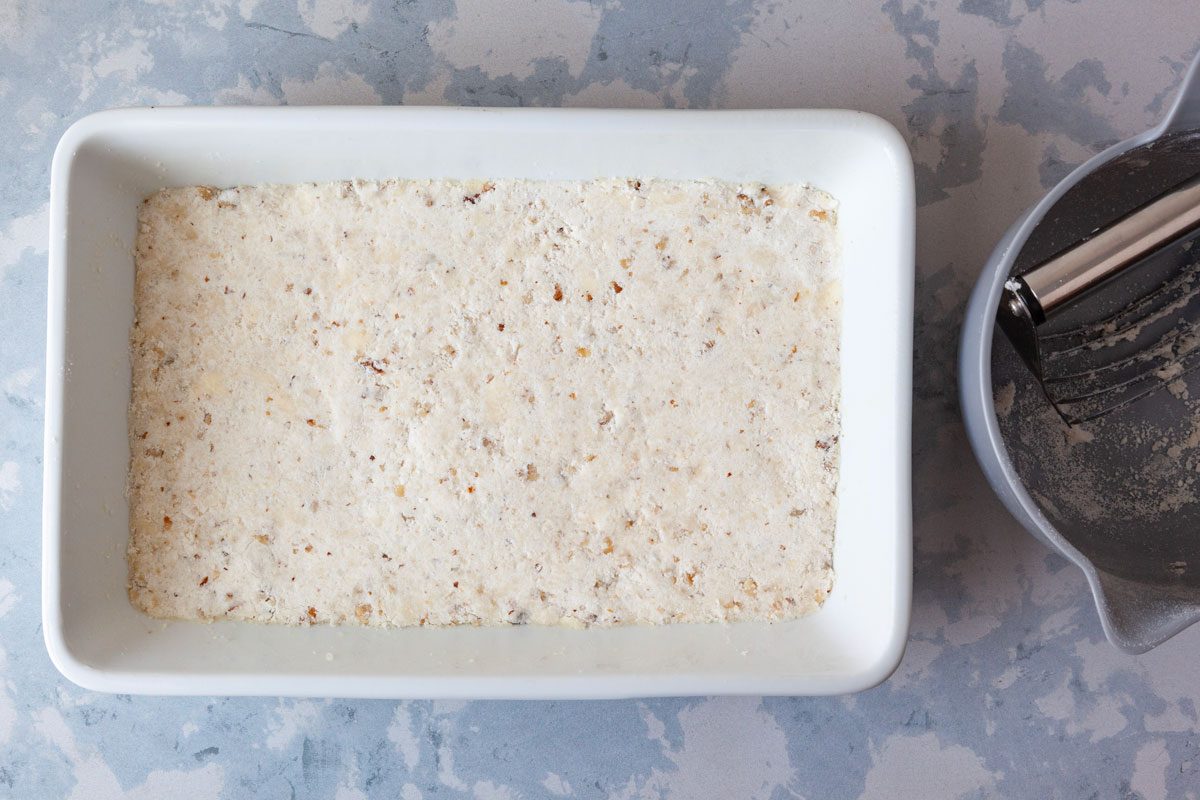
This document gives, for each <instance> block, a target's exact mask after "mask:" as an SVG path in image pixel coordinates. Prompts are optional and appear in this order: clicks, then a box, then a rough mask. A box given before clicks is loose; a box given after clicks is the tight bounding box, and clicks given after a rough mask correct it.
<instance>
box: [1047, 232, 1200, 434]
mask: <svg viewBox="0 0 1200 800" xmlns="http://www.w3.org/2000/svg"><path fill="white" fill-rule="evenodd" d="M1193 236H1195V235H1193ZM1194 242H1195V238H1189V239H1187V240H1186V241H1185V242H1182V243H1178V244H1177V245H1175V246H1173V247H1172V248H1171V250H1172V252H1168V253H1162V254H1157V255H1156V256H1154V257H1152V258H1157V259H1158V260H1160V261H1162V260H1164V259H1166V260H1168V261H1170V262H1173V263H1174V264H1176V265H1177V266H1176V268H1175V269H1174V270H1173V271H1174V274H1173V275H1172V276H1171V277H1169V278H1168V279H1166V280H1165V281H1164V282H1162V283H1161V284H1159V285H1158V286H1156V287H1154V288H1153V289H1151V290H1150V291H1148V292H1145V293H1144V294H1143V295H1142V296H1141V297H1139V298H1138V299H1136V300H1134V301H1133V302H1132V303H1130V304H1128V305H1126V306H1124V307H1122V308H1120V309H1118V310H1117V311H1115V312H1113V313H1111V314H1109V315H1108V316H1106V317H1104V318H1102V319H1100V320H1099V321H1095V322H1090V323H1086V324H1083V325H1078V326H1075V327H1072V328H1068V329H1066V330H1062V331H1056V332H1047V333H1044V334H1039V336H1038V349H1039V361H1040V366H1041V370H1042V374H1041V376H1040V377H1041V379H1042V385H1043V388H1044V389H1045V392H1046V396H1047V397H1048V398H1049V400H1050V402H1051V403H1052V404H1053V405H1054V407H1055V409H1056V410H1058V412H1059V414H1060V415H1061V416H1062V417H1063V419H1064V420H1065V421H1066V422H1067V423H1068V424H1072V425H1074V424H1079V423H1082V422H1087V421H1090V420H1093V419H1096V418H1098V417H1101V416H1104V415H1105V414H1109V413H1112V412H1113V411H1116V410H1118V409H1120V408H1123V407H1125V406H1127V405H1129V404H1131V403H1133V402H1136V401H1137V400H1140V399H1141V398H1143V397H1146V396H1147V395H1149V394H1152V393H1154V392H1156V391H1159V390H1161V389H1165V388H1169V387H1170V386H1171V385H1172V383H1173V382H1174V381H1178V380H1179V379H1180V378H1182V377H1183V376H1184V375H1187V374H1188V373H1190V372H1192V371H1194V370H1196V369H1200V263H1198V262H1197V261H1195V260H1194V259H1193V258H1192V257H1191V255H1190V252H1191V249H1192V246H1193V243H1194ZM1148 260H1149V259H1148ZM1180 261H1182V263H1179V262H1180ZM1133 269H1134V270H1142V269H1143V267H1142V265H1140V264H1139V265H1137V266H1135V267H1133ZM1161 270H1162V266H1161V265H1158V269H1157V271H1158V272H1161ZM1115 291H1116V292H1118V293H1120V292H1122V291H1124V292H1128V291H1129V287H1124V288H1122V287H1118V288H1117V289H1116V290H1115Z"/></svg>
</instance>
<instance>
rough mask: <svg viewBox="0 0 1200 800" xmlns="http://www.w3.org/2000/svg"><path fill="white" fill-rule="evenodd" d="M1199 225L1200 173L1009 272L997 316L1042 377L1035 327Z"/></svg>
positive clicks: (1027, 361) (1019, 350) (1022, 355)
mask: <svg viewBox="0 0 1200 800" xmlns="http://www.w3.org/2000/svg"><path fill="white" fill-rule="evenodd" d="M1198 228H1200V177H1197V178H1193V179H1191V180H1189V181H1187V182H1185V183H1182V184H1180V185H1179V186H1177V187H1175V188H1174V189H1172V190H1171V191H1169V192H1167V193H1166V194H1164V195H1162V196H1161V197H1159V198H1157V199H1155V200H1152V201H1151V202H1149V203H1147V204H1146V205H1144V206H1142V207H1141V208H1139V209H1137V210H1136V211H1132V212H1130V213H1129V214H1127V215H1126V216H1124V217H1122V218H1121V219H1119V220H1117V221H1116V222H1114V223H1113V224H1111V225H1109V226H1107V227H1105V228H1101V229H1100V230H1098V231H1096V232H1095V233H1093V234H1092V235H1091V236H1089V237H1088V238H1086V239H1084V240H1083V241H1082V242H1080V243H1078V244H1076V245H1074V246H1072V247H1070V248H1068V249H1067V250H1064V251H1062V252H1061V253H1059V254H1057V255H1055V256H1054V257H1052V258H1050V259H1049V260H1048V261H1045V262H1043V263H1041V264H1039V265H1038V266H1036V267H1034V268H1033V269H1031V270H1029V271H1028V272H1026V273H1025V274H1023V275H1020V276H1014V277H1011V278H1009V279H1008V280H1007V281H1006V282H1005V284H1004V294H1003V296H1002V297H1001V299H1000V308H999V311H998V321H999V323H1000V327H1001V328H1002V329H1003V330H1004V332H1005V333H1006V334H1007V335H1008V337H1009V339H1010V340H1012V343H1013V345H1014V346H1015V347H1016V348H1017V351H1018V352H1019V353H1020V354H1021V357H1022V358H1024V359H1025V361H1026V363H1028V364H1029V366H1030V367H1031V368H1032V369H1033V371H1034V372H1035V373H1036V374H1037V375H1038V376H1039V377H1041V364H1040V358H1039V355H1038V351H1037V337H1036V335H1035V332H1034V330H1035V328H1036V327H1037V326H1038V325H1041V324H1042V323H1043V322H1045V321H1046V320H1047V319H1049V318H1050V317H1052V316H1053V315H1054V313H1055V312H1056V311H1058V310H1060V309H1062V308H1063V307H1065V306H1066V305H1067V304H1068V303H1069V302H1070V301H1071V300H1074V299H1075V298H1077V297H1079V296H1080V295H1083V294H1084V293H1086V292H1088V291H1089V290H1091V289H1094V288H1095V287H1097V286H1099V285H1100V284H1102V283H1104V282H1105V281H1107V280H1108V279H1109V278H1112V277H1114V276H1116V275H1117V274H1119V273H1120V272H1121V271H1123V270H1124V269H1125V268H1127V267H1129V266H1132V265H1133V264H1135V263H1137V262H1138V261H1141V260H1142V259H1143V258H1145V257H1146V256H1148V255H1150V254H1151V253H1154V252H1156V251H1158V250H1159V249H1161V248H1163V247H1166V246H1168V245H1170V244H1171V243H1173V242H1176V241H1178V240H1179V239H1181V238H1183V237H1184V236H1186V235H1188V234H1189V233H1192V232H1193V231H1195V230H1197V229H1198Z"/></svg>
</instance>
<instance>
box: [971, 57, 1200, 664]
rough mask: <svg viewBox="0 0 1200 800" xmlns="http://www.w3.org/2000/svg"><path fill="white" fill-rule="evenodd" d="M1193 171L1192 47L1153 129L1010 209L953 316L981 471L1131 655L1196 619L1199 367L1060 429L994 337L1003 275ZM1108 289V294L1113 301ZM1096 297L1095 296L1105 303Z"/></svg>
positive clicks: (1180, 251)
mask: <svg viewBox="0 0 1200 800" xmlns="http://www.w3.org/2000/svg"><path fill="white" fill-rule="evenodd" d="M1195 174H1200V57H1198V58H1197V60H1196V62H1194V63H1193V64H1192V66H1191V69H1190V70H1189V71H1188V73H1187V77H1186V78H1185V79H1184V81H1183V85H1182V87H1181V88H1180V90H1179V94H1178V97H1177V98H1176V100H1175V103H1174V106H1173V108H1172V109H1171V111H1170V113H1168V114H1167V117H1166V119H1165V120H1164V121H1163V122H1162V123H1161V124H1160V125H1159V126H1158V127H1156V128H1155V129H1153V130H1151V131H1148V132H1146V133H1144V134H1142V135H1140V136H1135V137H1134V138H1132V139H1128V140H1126V141H1124V142H1121V143H1119V144H1117V145H1114V146H1113V147H1110V148H1109V149H1107V150H1105V151H1104V152H1103V153H1100V154H1099V155H1097V156H1096V157H1094V158H1092V159H1091V160H1090V161H1088V162H1087V163H1085V164H1083V165H1082V166H1080V167H1079V168H1078V169H1076V170H1074V171H1073V172H1072V173H1071V174H1070V175H1068V176H1067V177H1066V178H1065V179H1064V180H1063V181H1062V182H1061V183H1059V184H1058V185H1057V186H1055V187H1054V189H1053V190H1052V191H1051V192H1050V193H1049V194H1047V195H1046V196H1045V197H1044V198H1043V199H1042V200H1041V202H1039V203H1037V204H1036V205H1035V206H1034V207H1033V208H1032V209H1030V210H1029V211H1028V212H1026V213H1025V215H1024V216H1022V217H1021V218H1020V219H1019V220H1017V222H1016V223H1015V224H1014V225H1013V226H1012V227H1011V228H1010V229H1009V231H1008V232H1007V233H1006V234H1005V236H1004V238H1003V239H1002V240H1001V241H1000V243H999V244H998V245H997V246H996V249H995V250H994V251H993V253H992V255H991V258H990V259H989V261H988V263H987V265H986V266H985V267H984V270H983V274H982V275H981V276H980V278H979V282H978V284H977V285H976V286H975V289H974V291H973V292H972V294H971V299H970V302H969V303H968V306H967V312H966V318H965V320H964V322H963V331H962V342H961V350H960V353H959V390H960V394H961V403H962V410H963V417H964V421H965V423H966V427H967V434H968V436H969V438H970V440H971V445H972V447H973V448H974V450H975V455H976V458H978V460H979V463H980V466H981V467H982V468H983V471H984V474H985V475H986V476H987V479H988V481H989V482H990V483H991V485H992V487H993V489H995V491H996V493H997V494H998V495H999V497H1000V499H1001V501H1003V503H1004V505H1005V506H1006V507H1007V508H1008V510H1009V511H1010V512H1011V513H1012V514H1013V516H1014V517H1016V519H1017V520H1018V521H1019V522H1020V523H1021V524H1022V525H1024V526H1025V528H1027V529H1028V530H1029V531H1030V532H1031V533H1032V534H1034V535H1035V536H1036V537H1038V538H1039V539H1041V540H1042V541H1043V542H1045V543H1046V544H1047V545H1049V546H1050V547H1052V548H1054V549H1055V550H1057V551H1059V552H1060V553H1062V554H1063V555H1064V556H1066V557H1067V558H1069V559H1070V560H1071V561H1073V562H1074V563H1075V564H1076V565H1077V566H1078V567H1079V568H1080V569H1082V570H1083V571H1084V574H1085V575H1086V576H1087V580H1088V584H1089V585H1090V586H1091V590H1092V593H1093V595H1094V596H1095V600H1096V606H1097V608H1098V610H1099V613H1100V620H1101V622H1102V624H1103V626H1104V632H1105V634H1106V635H1107V636H1108V638H1109V641H1111V642H1112V643H1113V644H1114V645H1116V646H1117V647H1119V648H1120V649H1122V650H1124V651H1127V652H1132V653H1136V652H1142V651H1145V650H1148V649H1149V648H1151V647H1154V646H1155V645H1157V644H1159V643H1161V642H1162V641H1164V640H1165V639H1167V638H1169V637H1171V636H1173V635H1175V634H1176V633H1178V632H1179V631H1181V630H1183V629H1184V628H1186V627H1187V626H1189V625H1191V624H1192V623H1193V622H1196V621H1197V620H1200V373H1192V374H1191V375H1189V376H1185V378H1183V379H1180V380H1178V381H1176V382H1174V383H1172V384H1171V390H1170V391H1162V392H1159V393H1157V394H1155V395H1153V396H1152V397H1150V398H1147V399H1145V400H1143V401H1140V402H1138V403H1135V404H1133V405H1131V406H1129V407H1127V408H1125V409H1122V410H1121V411H1119V412H1117V413H1115V414H1112V415H1109V416H1107V417H1104V418H1103V419H1101V420H1098V421H1096V422H1095V423H1087V424H1085V425H1083V426H1080V427H1076V428H1068V427H1067V426H1066V425H1065V424H1063V423H1062V422H1061V420H1059V419H1058V416H1057V415H1056V414H1055V413H1054V412H1053V410H1051V409H1050V407H1049V405H1048V403H1047V401H1046V400H1045V398H1044V396H1043V394H1042V392H1041V388H1040V386H1039V385H1038V383H1037V382H1036V381H1035V380H1034V379H1033V377H1032V375H1031V374H1030V373H1029V370H1028V369H1027V368H1026V367H1025V365H1024V364H1023V363H1022V362H1021V361H1020V359H1019V358H1018V357H1017V355H1016V353H1015V351H1014V350H1013V349H1012V347H1011V346H1010V345H1009V343H1008V340H1007V339H1006V338H1005V337H1004V336H1003V335H1002V334H1001V335H996V331H997V330H998V329H997V328H996V324H995V320H996V308H997V305H998V303H999V300H1000V294H1001V289H1002V287H1003V284H1004V281H1005V279H1006V278H1007V277H1008V276H1009V275H1010V274H1013V273H1019V272H1022V271H1024V270H1025V269H1028V268H1029V267H1031V266H1033V265H1035V264H1037V263H1038V262H1040V261H1041V260H1043V259H1045V258H1046V257H1048V256H1050V255H1052V254H1054V253H1055V252H1057V251H1059V250H1061V249H1062V248H1064V247H1066V246H1068V245H1070V244H1072V243H1073V242H1075V241H1078V239H1079V238H1081V237H1082V236H1084V235H1086V234H1087V233H1089V232H1091V231H1093V230H1095V229H1096V228H1097V227H1099V226H1101V225H1103V224H1106V223H1107V222H1110V221H1112V220H1114V219H1116V218H1117V217H1119V216H1121V215H1122V214H1124V213H1127V212H1128V211H1129V210H1132V209H1133V208H1135V207H1136V206H1138V205H1140V204H1142V203H1144V202H1146V201H1147V200H1149V199H1151V198H1153V197H1154V196H1156V195H1157V194H1159V193H1161V192H1162V191H1164V190H1165V189H1167V188H1169V187H1170V186H1172V185H1174V184H1175V183H1177V182H1179V181H1180V180H1182V179H1184V178H1186V177H1188V176H1189V175H1195ZM1196 238H1200V237H1196ZM1193 244H1195V241H1194V240H1189V241H1187V242H1186V243H1183V244H1182V245H1180V246H1177V247H1175V248H1169V249H1168V251H1164V252H1163V253H1160V254H1157V255H1156V256H1154V257H1153V259H1151V261H1152V262H1154V263H1152V264H1150V265H1149V266H1148V267H1147V270H1148V271H1149V272H1158V273H1163V274H1165V272H1169V271H1170V270H1171V269H1172V268H1173V267H1174V266H1176V265H1177V264H1178V263H1180V262H1182V261H1184V260H1185V259H1194V255H1193V254H1191V248H1192V245H1193ZM1196 252H1197V253H1200V250H1197V251H1196ZM1140 269H1141V267H1139V270H1140ZM1110 294H1111V292H1110ZM1117 295H1118V297H1116V298H1112V299H1109V300H1108V301H1107V302H1109V303H1110V304H1116V303H1119V302H1120V301H1121V299H1120V297H1119V295H1120V293H1119V292H1117ZM1128 299H1130V298H1129V297H1128V296H1126V297H1125V301H1128ZM1104 302H1105V301H1104V300H1103V299H1101V300H1098V301H1096V303H1094V304H1093V305H1095V306H1097V307H1098V308H1099V309H1100V311H1101V312H1103V311H1104V310H1105V309H1104V305H1103V304H1104ZM1113 307H1115V306H1113V305H1110V306H1109V309H1110V310H1111V308H1113Z"/></svg>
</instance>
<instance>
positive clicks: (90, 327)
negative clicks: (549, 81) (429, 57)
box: [42, 108, 915, 698]
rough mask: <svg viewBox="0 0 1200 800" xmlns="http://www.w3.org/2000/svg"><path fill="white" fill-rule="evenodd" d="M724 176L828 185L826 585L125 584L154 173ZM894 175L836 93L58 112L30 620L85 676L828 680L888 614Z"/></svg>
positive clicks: (648, 685) (706, 688)
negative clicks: (472, 590)
mask: <svg viewBox="0 0 1200 800" xmlns="http://www.w3.org/2000/svg"><path fill="white" fill-rule="evenodd" d="M622 176H630V177H634V176H636V177H662V178H675V179H687V178H719V179H723V180H755V181H763V182H768V183H782V182H803V183H810V184H812V185H814V186H816V187H818V188H820V189H823V190H825V191H827V192H829V193H830V194H832V195H833V196H834V197H835V198H836V199H837V200H838V202H839V204H840V206H839V212H838V223H839V229H840V236H841V244H842V269H843V289H844V292H843V320H842V342H841V345H842V347H841V367H842V398H841V409H842V437H841V441H840V444H841V469H840V475H839V510H838V521H837V532H836V541H835V546H834V568H835V571H836V576H835V582H834V588H833V592H832V594H831V595H830V596H829V598H828V599H827V600H826V603H825V605H824V607H823V608H822V609H821V610H820V611H818V612H817V613H815V614H813V615H811V616H808V617H805V618H803V619H800V620H794V621H789V622H782V623H774V624H768V623H749V622H747V623H736V624H732V625H716V624H713V625H667V626H658V627H621V628H593V629H587V630H570V629H564V628H549V627H534V626H520V627H504V628H452V629H429V628H404V629H396V630H377V629H364V628H352V627H342V628H332V627H327V626H314V627H285V626H269V625H253V624H249V623H237V622H222V623H216V624H212V625H202V624H196V623H186V622H162V621H159V620H154V619H150V618H148V617H146V616H143V615H142V614H140V613H138V612H137V611H135V610H134V609H133V608H132V607H131V606H130V605H129V602H128V599H127V597H126V592H125V583H126V563H125V546H126V541H127V537H128V507H127V503H126V500H125V497H124V494H123V491H124V484H125V475H126V471H127V469H128V462H129V448H128V441H127V438H126V411H127V407H128V403H129V393H130V370H129V347H128V341H129V340H128V335H129V327H130V325H131V323H132V319H133V303H132V297H133V256H132V249H133V241H134V235H135V230H136V215H137V208H138V204H139V203H140V201H141V200H142V198H143V197H144V196H145V195H147V194H149V193H150V192H152V191H154V190H156V189H159V188H162V187H164V186H186V185H195V184H207V185H213V186H231V185H237V184H250V183H297V182H303V181H329V180H339V179H347V178H374V179H382V178H389V177H429V178H448V177H453V178H487V177H512V178H534V179H579V178H592V177H622ZM914 207H915V203H914V198H913V177H912V163H911V161H910V159H909V156H908V151H907V148H906V147H905V145H904V142H903V140H902V139H901V138H900V136H899V134H897V133H896V131H895V130H894V129H893V128H891V126H889V125H888V124H887V123H885V122H883V121H882V120H880V119H878V118H876V117H873V116H870V115H867V114H862V113H858V112H852V111H723V112H722V111H714V112H709V111H703V112H691V111H687V112H680V111H597V110H531V109H511V110H497V109H428V108H282V109H233V108H192V109H130V110H123V111H111V112H104V113H101V114H97V115H93V116H91V117H87V118H85V119H83V120H81V121H80V122H78V123H76V124H75V125H74V126H72V128H71V129H70V130H68V131H67V133H66V134H65V135H64V136H63V139H62V141H61V142H60V143H59V147H58V150H57V152H56V153H55V157H54V164H53V170H52V176H51V231H50V233H51V241H50V285H49V310H48V317H49V320H48V323H49V324H48V347H47V369H46V375H47V390H46V442H45V493H44V508H43V604H42V612H43V624H44V630H45V636H46V644H47V647H48V649H49V651H50V655H51V658H52V659H53V661H54V663H55V665H56V666H57V667H58V668H59V670H61V671H62V672H63V674H64V675H65V676H66V677H68V678H69V679H71V680H72V681H74V682H76V683H78V684H80V685H82V686H85V687H87V688H90V689H96V690H101V691H113V692H131V693H149V694H263V695H284V694H287V695H319V696H340V697H521V698H534V697H581V698H582V697H623V696H645V695H687V694H830V693H841V692H850V691H857V690H860V689H864V688H867V687H869V686H872V685H875V684H876V683H878V682H880V681H882V680H883V679H885V678H886V677H887V676H888V675H889V674H890V673H891V671H892V670H893V669H894V668H895V666H896V665H897V664H898V663H899V659H900V656H901V654H902V652H903V647H904V641H905V639H906V637H907V630H908V616H909V602H910V594H911V581H912V565H911V546H912V545H911V512H910V438H909V430H910V424H909V423H910V412H911V377H912V369H911V342H912V291H913V233H914Z"/></svg>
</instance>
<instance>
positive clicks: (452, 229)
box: [129, 180, 840, 626]
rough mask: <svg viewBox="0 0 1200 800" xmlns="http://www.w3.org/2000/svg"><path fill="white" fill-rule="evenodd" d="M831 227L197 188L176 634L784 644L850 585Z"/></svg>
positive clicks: (180, 339)
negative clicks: (576, 633) (707, 634)
mask: <svg viewBox="0 0 1200 800" xmlns="http://www.w3.org/2000/svg"><path fill="white" fill-rule="evenodd" d="M836 250H837V249H836V233H835V212H834V202H833V200H832V199H831V198H830V197H829V196H828V195H826V194H824V193H822V192H819V191H817V190H814V189H812V188H809V187H804V186H798V185H796V186H793V185H789V186H771V187H763V186H760V185H758V184H754V185H749V184H747V185H737V184H728V183H720V182H713V181H698V182H676V181H663V180H645V181H626V180H596V181H579V182H536V181H517V180H513V181H495V182H488V183H483V182H457V181H433V182H430V181H408V180H397V181H385V182H345V183H334V184H322V185H302V186H265V187H242V188H238V189H230V190H225V191H221V192H217V191H214V190H209V189H206V188H194V187H193V188H186V189H169V190H165V191H162V192H159V193H157V194H155V195H153V196H152V197H150V198H149V199H148V200H147V201H146V203H145V205H144V207H143V209H142V213H141V223H140V231H139V236H138V241H137V287H136V304H137V321H136V323H135V325H134V328H133V331H132V356H133V399H132V404H131V408H130V416H129V424H130V441H131V445H132V465H131V473H130V484H129V493H130V503H131V512H132V520H131V528H132V530H131V538H130V545H129V566H130V597H131V599H132V602H133V603H134V605H135V606H136V607H138V608H140V609H142V610H143V611H145V612H147V613H149V614H151V615H153V616H157V617H170V618H182V619H197V620H210V619H220V618H232V619H243V620H255V621H261V622H276V623H289V624H301V623H305V624H307V623H323V622H329V623H361V624H368V625H385V626H386V625H418V624H429V625H453V624H501V623H537V624H568V625H592V624H595V625H610V624H619V623H666V622H711V621H728V620H739V619H770V620H778V619H785V618H791V617H796V616H800V615H803V614H805V613H808V612H811V611H813V610H814V609H816V608H817V607H818V606H819V605H820V603H821V602H822V600H823V599H824V597H825V596H826V594H827V593H828V592H829V590H830V587H831V583H832V580H833V572H832V566H831V553H832V545H833V534H834V526H835V515H836V505H837V501H836V490H837V477H838V444H837V441H838V432H839V417H838V397H839V363H838V341H839V325H840V283H839V273H838V269H839V268H838V263H837V258H836Z"/></svg>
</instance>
